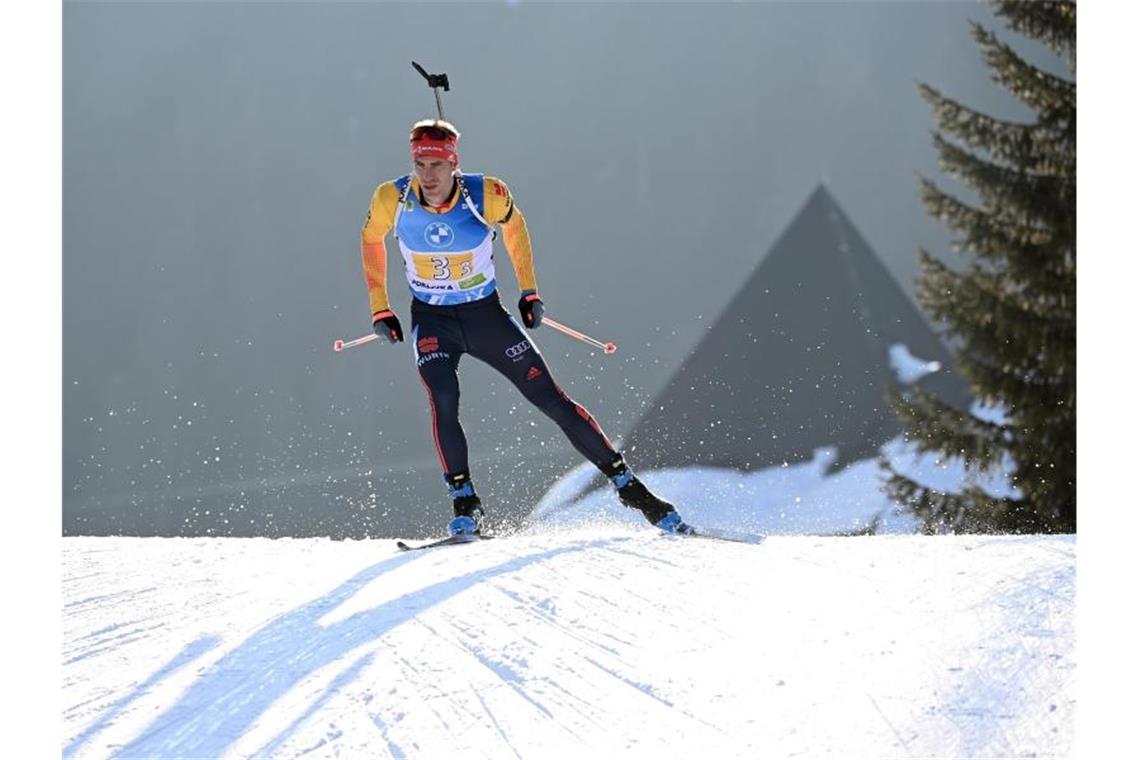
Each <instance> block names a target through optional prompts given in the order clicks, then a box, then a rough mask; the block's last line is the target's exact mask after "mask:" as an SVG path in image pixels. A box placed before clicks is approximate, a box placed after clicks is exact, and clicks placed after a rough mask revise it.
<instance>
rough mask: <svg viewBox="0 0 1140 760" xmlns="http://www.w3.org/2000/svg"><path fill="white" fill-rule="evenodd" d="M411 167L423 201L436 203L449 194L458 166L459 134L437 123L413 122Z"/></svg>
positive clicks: (447, 125)
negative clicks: (416, 178)
mask: <svg viewBox="0 0 1140 760" xmlns="http://www.w3.org/2000/svg"><path fill="white" fill-rule="evenodd" d="M411 142H412V167H413V169H414V170H415V173H416V176H417V177H419V179H420V187H421V188H422V189H423V191H424V195H425V197H426V198H427V199H428V200H429V201H431V202H433V203H439V202H442V201H443V200H446V198H447V196H448V195H449V194H450V193H451V191H452V183H453V181H454V180H453V179H452V174H454V172H455V170H456V168H457V167H458V165H459V154H458V152H457V146H458V144H459V130H457V129H456V128H455V126H454V125H452V124H450V123H448V122H446V121H443V120H440V119H425V120H424V121H417V122H416V123H415V125H414V126H413V127H412V134H411Z"/></svg>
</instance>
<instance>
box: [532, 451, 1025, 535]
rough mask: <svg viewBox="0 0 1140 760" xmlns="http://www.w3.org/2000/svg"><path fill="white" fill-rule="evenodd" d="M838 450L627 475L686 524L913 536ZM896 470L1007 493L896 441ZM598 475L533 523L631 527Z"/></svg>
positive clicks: (999, 476) (872, 470) (1002, 475)
mask: <svg viewBox="0 0 1140 760" xmlns="http://www.w3.org/2000/svg"><path fill="white" fill-rule="evenodd" d="M837 453H838V452H837V451H836V450H835V449H834V448H832V447H825V448H821V449H817V450H816V452H815V455H814V456H813V458H812V459H811V461H807V462H796V463H794V464H785V465H783V466H781V467H771V468H766V469H762V470H754V471H749V472H742V471H740V470H735V469H732V468H723V467H676V468H668V469H662V470H645V471H642V470H636V467H635V470H636V472H637V476H638V477H639V478H640V479H641V480H642V481H643V482H644V483H645V484H646V485H647V486H648V487H649V488H650V490H652V491H653V492H654V493H656V494H658V495H660V496H661V497H662V498H664V499H666V500H667V501H669V502H670V503H672V504H674V505H676V506H677V509H678V511H679V512H680V513H681V515H682V516H683V517H684V519H685V520H686V521H688V522H690V523H692V524H694V525H703V526H706V527H711V528H722V529H725V530H746V531H751V532H754V533H765V534H768V535H776V534H780V535H803V534H816V535H843V534H850V533H857V532H862V531H867V530H868V529H870V528H872V527H873V528H874V530H875V532H878V533H914V532H915V531H916V530H917V529H918V527H919V522H918V521H917V520H916V519H915V518H914V517H913V516H911V515H908V514H905V513H903V512H901V510H899V508H898V505H896V504H895V503H894V502H893V501H891V500H890V499H889V498H888V497H887V495H886V494H885V493H883V483H884V481H885V480H886V477H887V476H886V473H885V472H884V471H883V470H882V469H881V468H880V467H879V464H878V461H877V460H875V459H864V460H861V461H858V462H853V463H851V464H849V465H847V466H846V467H844V468H842V469H839V470H837V471H835V472H833V471H832V470H833V464H834V463H835V459H836V456H837ZM880 453H881V454H882V456H883V457H884V458H885V459H886V460H887V461H889V462H890V463H891V465H892V467H894V469H896V470H897V471H899V472H902V473H905V474H907V475H909V476H910V477H912V478H914V479H915V480H916V481H918V482H920V483H923V484H924V485H927V486H929V487H932V488H937V489H940V490H943V491H957V490H959V489H960V488H961V487H962V485H963V484H964V483H967V482H970V483H976V484H977V485H979V486H981V487H982V488H984V489H985V490H986V491H987V492H989V493H991V494H993V495H995V496H1013V495H1016V494H1017V491H1016V490H1015V489H1013V488H1011V487H1010V485H1009V480H1008V473H1009V472H1010V471H1012V467H1013V465H1012V460H1008V459H1007V461H1006V464H1005V467H1004V469H1003V471H1002V472H995V473H993V474H992V475H988V476H983V475H980V474H978V473H974V472H967V471H966V469H965V467H964V465H963V463H962V461H961V460H956V459H950V460H944V459H940V458H939V457H938V456H935V455H932V454H921V453H919V452H918V451H917V450H916V449H915V448H914V446H913V445H911V444H908V443H906V442H904V441H903V440H902V439H901V438H896V439H893V440H891V441H888V442H887V443H886V444H884V445H883V446H882V447H881V448H880ZM597 477H598V476H597V469H596V468H595V467H594V466H593V465H591V464H589V463H585V464H583V465H581V466H579V467H576V468H574V469H573V470H571V471H570V472H569V473H567V474H566V475H564V476H563V477H562V478H560V479H559V480H558V481H556V482H555V484H554V485H553V486H552V487H551V489H550V490H549V491H547V493H546V494H545V495H544V496H543V497H542V499H541V500H540V501H539V503H538V505H537V506H536V507H535V509H534V511H533V512H532V514H531V516H530V520H531V522H532V523H534V524H537V525H551V526H558V527H563V528H570V527H581V526H585V525H598V524H608V525H615V526H619V525H620V526H626V527H629V528H634V527H637V526H640V525H641V524H642V523H643V522H644V519H643V518H642V517H641V515H640V514H639V513H637V512H634V511H632V510H630V509H627V508H626V507H623V506H622V505H621V504H620V502H618V500H617V499H616V498H614V492H613V488H612V487H611V486H610V485H609V484H608V483H606V484H603V485H602V486H601V487H596V488H593V489H592V490H591V489H590V486H591V484H592V482H593V481H595V480H596V479H597Z"/></svg>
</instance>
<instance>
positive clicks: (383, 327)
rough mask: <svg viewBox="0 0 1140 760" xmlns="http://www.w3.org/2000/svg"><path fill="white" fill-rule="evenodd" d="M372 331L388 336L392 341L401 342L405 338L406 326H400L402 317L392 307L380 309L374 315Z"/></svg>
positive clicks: (381, 335) (382, 336) (384, 336)
mask: <svg viewBox="0 0 1140 760" xmlns="http://www.w3.org/2000/svg"><path fill="white" fill-rule="evenodd" d="M372 332H374V333H376V334H377V335H379V336H380V337H381V338H387V339H388V340H389V341H390V342H392V343H399V342H400V341H402V340H403V339H404V328H402V327H400V318H399V317H397V316H396V314H395V312H393V311H392V310H391V309H385V310H384V311H378V312H376V313H375V314H373V315H372Z"/></svg>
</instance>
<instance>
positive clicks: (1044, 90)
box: [971, 22, 1077, 140]
mask: <svg viewBox="0 0 1140 760" xmlns="http://www.w3.org/2000/svg"><path fill="white" fill-rule="evenodd" d="M971 26H972V27H973V35H974V40H975V41H976V42H977V43H978V46H979V47H980V48H981V49H982V57H983V58H984V59H985V62H986V64H987V65H988V66H989V67H990V69H992V70H993V80H994V81H995V82H997V83H998V84H999V85H1001V86H1002V87H1004V88H1005V89H1007V90H1009V91H1010V92H1011V93H1012V94H1013V95H1015V96H1016V97H1017V98H1018V99H1019V100H1021V102H1023V103H1025V104H1026V105H1027V106H1029V107H1030V108H1032V109H1034V110H1035V111H1041V112H1044V113H1045V114H1049V115H1050V118H1048V119H1047V120H1048V121H1050V122H1058V126H1059V127H1060V128H1061V129H1062V130H1063V131H1065V132H1068V133H1070V134H1071V139H1072V140H1075V139H1076V129H1077V124H1076V117H1077V86H1076V84H1075V83H1073V82H1069V81H1066V80H1064V79H1061V78H1060V77H1055V76H1053V75H1052V74H1050V73H1048V72H1046V71H1043V70H1041V69H1039V68H1037V67H1036V66H1033V65H1032V64H1030V63H1029V62H1028V61H1026V60H1025V59H1024V58H1022V57H1021V56H1019V55H1018V54H1017V53H1016V52H1014V50H1013V48H1011V47H1010V46H1009V45H1006V44H1005V43H1003V42H1001V41H1000V40H998V38H997V35H995V34H994V33H993V32H991V31H989V30H987V29H985V28H984V27H982V26H981V25H980V24H978V23H975V22H971Z"/></svg>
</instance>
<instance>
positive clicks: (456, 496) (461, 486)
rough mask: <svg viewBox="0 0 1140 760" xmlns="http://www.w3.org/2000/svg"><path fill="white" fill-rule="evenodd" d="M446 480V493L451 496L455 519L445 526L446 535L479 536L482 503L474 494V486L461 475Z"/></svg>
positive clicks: (467, 478) (481, 521)
mask: <svg viewBox="0 0 1140 760" xmlns="http://www.w3.org/2000/svg"><path fill="white" fill-rule="evenodd" d="M446 480H447V492H448V495H449V496H451V499H452V509H453V510H454V512H455V517H453V518H452V520H451V522H449V523H448V524H447V533H448V535H451V536H458V535H468V536H477V535H479V532H480V531H481V530H482V529H483V503H482V502H481V501H479V497H478V496H477V495H476V494H475V486H474V485H472V484H471V479H470V477H468V476H467V474H466V473H461V474H459V475H456V476H453V477H450V478H446Z"/></svg>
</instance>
